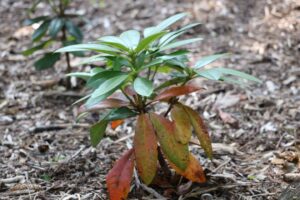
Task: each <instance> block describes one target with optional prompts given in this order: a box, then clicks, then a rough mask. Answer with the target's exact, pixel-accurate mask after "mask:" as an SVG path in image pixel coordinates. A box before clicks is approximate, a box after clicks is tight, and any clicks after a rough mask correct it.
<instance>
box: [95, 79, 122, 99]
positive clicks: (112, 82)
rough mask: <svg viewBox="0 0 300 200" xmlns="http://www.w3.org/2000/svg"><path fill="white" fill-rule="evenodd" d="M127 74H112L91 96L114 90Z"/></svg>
mask: <svg viewBox="0 0 300 200" xmlns="http://www.w3.org/2000/svg"><path fill="white" fill-rule="evenodd" d="M127 78H128V74H122V75H118V76H114V77H112V78H110V79H107V80H105V81H104V82H103V83H102V84H101V85H100V86H99V87H98V88H97V89H96V90H95V91H94V92H93V93H92V96H91V97H92V98H96V97H98V96H102V95H104V94H106V93H108V92H111V91H115V90H116V89H117V88H118V86H120V85H121V84H122V83H123V82H124V81H125V80H126V79H127Z"/></svg>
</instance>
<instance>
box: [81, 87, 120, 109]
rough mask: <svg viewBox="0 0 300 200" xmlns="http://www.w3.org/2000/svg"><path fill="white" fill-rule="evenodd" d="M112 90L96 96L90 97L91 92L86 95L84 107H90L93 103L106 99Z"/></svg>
mask: <svg viewBox="0 0 300 200" xmlns="http://www.w3.org/2000/svg"><path fill="white" fill-rule="evenodd" d="M113 92H114V90H112V91H110V92H108V93H105V94H103V95H100V96H96V97H92V94H93V93H92V94H90V95H88V97H87V98H88V99H87V101H86V102H85V104H84V105H85V106H86V108H90V107H92V106H94V105H96V104H97V103H99V102H100V101H103V100H104V99H106V98H107V97H109V96H110V95H111V94H112V93H113Z"/></svg>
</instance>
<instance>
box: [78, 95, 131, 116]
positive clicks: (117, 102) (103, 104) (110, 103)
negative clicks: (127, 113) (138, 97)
mask: <svg viewBox="0 0 300 200" xmlns="http://www.w3.org/2000/svg"><path fill="white" fill-rule="evenodd" d="M128 105H129V102H127V101H123V100H121V99H115V98H109V99H104V100H102V101H100V102H99V103H98V104H96V105H94V106H92V107H90V108H86V107H85V105H82V106H80V108H79V113H83V112H91V111H97V110H102V109H107V108H120V107H123V106H128Z"/></svg>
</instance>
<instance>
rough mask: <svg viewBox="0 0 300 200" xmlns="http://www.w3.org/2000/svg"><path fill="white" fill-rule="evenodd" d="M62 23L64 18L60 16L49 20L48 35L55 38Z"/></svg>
mask: <svg viewBox="0 0 300 200" xmlns="http://www.w3.org/2000/svg"><path fill="white" fill-rule="evenodd" d="M63 25H64V20H63V19H60V18H54V19H52V20H51V22H50V25H49V35H50V36H51V37H52V38H55V37H56V35H57V33H58V32H59V31H60V30H61V29H62V27H63Z"/></svg>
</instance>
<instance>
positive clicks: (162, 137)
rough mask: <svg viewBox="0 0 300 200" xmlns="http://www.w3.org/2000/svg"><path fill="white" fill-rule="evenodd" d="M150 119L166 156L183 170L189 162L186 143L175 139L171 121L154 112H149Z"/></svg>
mask: <svg viewBox="0 0 300 200" xmlns="http://www.w3.org/2000/svg"><path fill="white" fill-rule="evenodd" d="M150 119H151V122H152V125H153V127H154V129H155V132H156V134H157V137H158V141H159V143H160V147H161V149H162V151H163V153H164V155H165V156H166V158H167V159H168V160H170V161H171V162H172V163H174V165H176V166H177V167H178V168H180V169H182V170H185V169H186V167H187V165H188V162H189V150H188V145H187V144H182V143H179V142H178V141H177V140H176V138H175V135H174V132H175V128H174V126H173V123H172V122H171V121H169V120H168V119H166V118H164V117H162V116H160V115H157V114H155V113H150Z"/></svg>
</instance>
